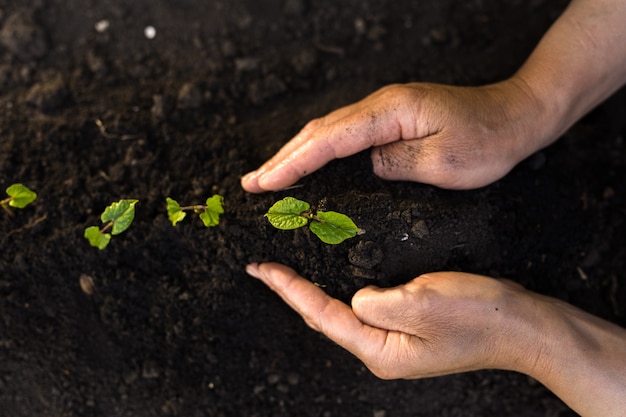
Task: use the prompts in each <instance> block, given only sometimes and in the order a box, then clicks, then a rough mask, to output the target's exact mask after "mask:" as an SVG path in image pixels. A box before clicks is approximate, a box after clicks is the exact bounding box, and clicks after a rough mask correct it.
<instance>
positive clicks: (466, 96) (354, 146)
mask: <svg viewBox="0 0 626 417" xmlns="http://www.w3.org/2000/svg"><path fill="white" fill-rule="evenodd" d="M540 115H541V109H540V106H539V105H538V104H537V103H536V102H535V101H534V99H533V96H532V94H530V93H529V89H528V88H526V87H525V84H524V83H523V82H521V81H519V80H516V79H514V78H511V79H509V80H507V81H504V82H501V83H498V84H492V85H488V86H482V87H453V86H447V85H440V84H427V83H412V84H403V85H391V86H387V87H384V88H382V89H380V90H378V91H377V92H375V93H373V94H371V95H370V96H368V97H366V98H365V99H363V100H361V101H359V102H357V103H355V104H352V105H349V106H347V107H343V108H341V109H338V110H336V111H334V112H332V113H330V114H328V115H326V116H324V117H321V118H319V119H315V120H313V121H311V122H309V123H308V124H307V125H306V126H305V127H304V128H303V129H302V130H301V131H300V133H298V134H297V135H296V136H295V137H294V138H293V139H292V140H291V141H289V142H288V143H287V144H286V145H285V146H284V147H283V148H282V149H281V150H280V151H279V152H278V153H277V154H276V155H275V156H274V157H272V158H271V159H270V160H269V161H267V162H266V163H265V164H263V165H262V166H261V167H260V168H259V169H257V170H256V171H253V172H251V173H249V174H247V175H246V176H244V177H243V178H242V181H241V183H242V186H243V188H244V189H245V190H247V191H249V192H255V193H258V192H263V191H270V190H279V189H282V188H285V187H287V186H289V185H292V184H294V183H295V182H297V181H298V180H299V179H300V178H302V177H303V176H305V175H308V174H310V173H312V172H314V171H315V170H317V169H319V168H321V167H322V166H324V165H325V164H326V163H328V162H329V161H331V160H333V159H336V158H343V157H346V156H349V155H353V154H356V153H357V152H360V151H362V150H365V149H368V148H373V149H372V162H373V169H374V172H375V173H376V174H377V175H379V176H380V177H382V178H384V179H390V180H410V181H418V182H423V183H428V184H432V185H436V186H439V187H442V188H449V189H470V188H477V187H481V186H484V185H487V184H489V183H491V182H493V181H495V180H497V179H499V178H501V177H502V176H504V175H505V174H506V173H507V172H509V171H510V170H511V168H512V167H513V166H515V165H516V164H517V163H518V162H519V161H520V160H522V159H523V158H525V157H526V156H528V155H530V154H531V153H532V152H534V151H535V150H537V148H538V147H540V146H541V143H542V142H541V141H540V140H539V139H541V138H540V137H538V136H540V135H537V133H538V132H535V130H536V129H537V127H536V125H537V122H538V120H539V116H540Z"/></svg>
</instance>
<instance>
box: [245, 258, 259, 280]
mask: <svg viewBox="0 0 626 417" xmlns="http://www.w3.org/2000/svg"><path fill="white" fill-rule="evenodd" d="M246 273H247V274H248V275H250V276H252V277H254V278H257V279H261V273H260V272H259V264H258V263H256V262H255V263H251V264H248V265H246Z"/></svg>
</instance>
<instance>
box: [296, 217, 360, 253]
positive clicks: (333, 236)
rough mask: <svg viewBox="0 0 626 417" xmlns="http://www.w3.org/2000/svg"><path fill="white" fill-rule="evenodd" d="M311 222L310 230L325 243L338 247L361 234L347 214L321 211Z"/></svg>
mask: <svg viewBox="0 0 626 417" xmlns="http://www.w3.org/2000/svg"><path fill="white" fill-rule="evenodd" d="M317 219H319V221H313V222H311V225H310V226H309V228H310V229H311V231H312V232H313V233H315V234H316V235H317V237H319V238H320V240H321V241H322V242H324V243H328V244H331V245H336V244H337V243H341V242H343V241H344V240H346V239H350V238H351V237H354V236H356V235H357V233H359V231H360V229H359V228H358V227H357V225H356V224H354V222H353V221H352V219H351V218H350V217H348V216H346V215H345V214H341V213H337V212H334V211H319V212H317V215H316V220H317Z"/></svg>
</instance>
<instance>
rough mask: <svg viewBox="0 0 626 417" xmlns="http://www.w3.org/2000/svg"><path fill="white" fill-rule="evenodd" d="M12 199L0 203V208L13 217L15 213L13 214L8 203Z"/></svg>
mask: <svg viewBox="0 0 626 417" xmlns="http://www.w3.org/2000/svg"><path fill="white" fill-rule="evenodd" d="M12 199H13V197H9V198H5V199H4V200H2V201H0V206H1V207H2V208H3V209H4V211H6V212H7V213H8V214H9V216H15V213H13V210H11V208H10V207H9V202H11V200H12Z"/></svg>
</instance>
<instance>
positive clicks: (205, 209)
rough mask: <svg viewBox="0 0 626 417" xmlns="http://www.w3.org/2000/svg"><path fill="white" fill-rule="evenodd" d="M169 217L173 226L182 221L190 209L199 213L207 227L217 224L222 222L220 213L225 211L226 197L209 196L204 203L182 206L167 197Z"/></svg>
mask: <svg viewBox="0 0 626 417" xmlns="http://www.w3.org/2000/svg"><path fill="white" fill-rule="evenodd" d="M165 201H166V203H167V217H168V218H169V219H170V221H171V222H172V226H176V223H178V222H180V221H182V220H183V219H184V218H185V216H187V212H188V211H193V212H194V213H196V214H198V215H199V217H200V220H202V223H204V225H205V226H206V227H212V226H217V225H218V224H219V223H220V214H223V213H224V197H222V196H221V195H219V194H215V195H213V197H209V198H207V200H206V202H205V203H204V204H195V205H192V206H183V207H181V206H180V204H178V201H176V200H174V199H172V198H169V197H167V198H166V199H165Z"/></svg>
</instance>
